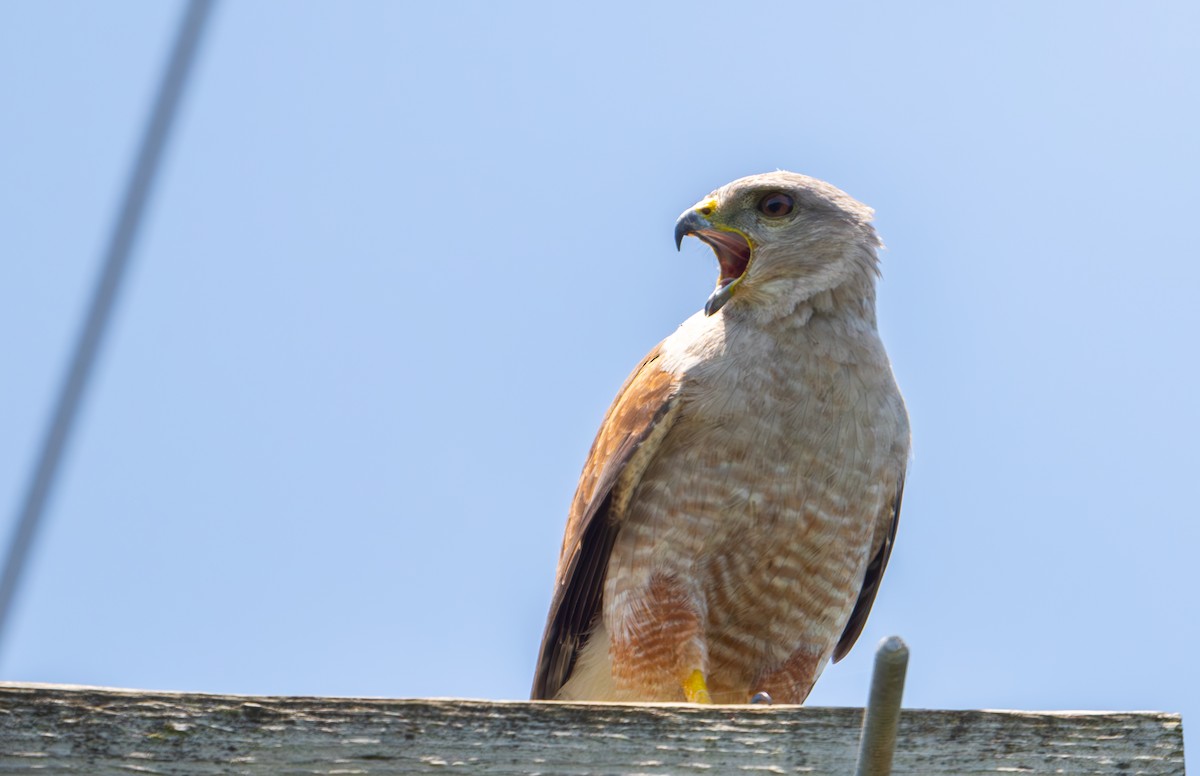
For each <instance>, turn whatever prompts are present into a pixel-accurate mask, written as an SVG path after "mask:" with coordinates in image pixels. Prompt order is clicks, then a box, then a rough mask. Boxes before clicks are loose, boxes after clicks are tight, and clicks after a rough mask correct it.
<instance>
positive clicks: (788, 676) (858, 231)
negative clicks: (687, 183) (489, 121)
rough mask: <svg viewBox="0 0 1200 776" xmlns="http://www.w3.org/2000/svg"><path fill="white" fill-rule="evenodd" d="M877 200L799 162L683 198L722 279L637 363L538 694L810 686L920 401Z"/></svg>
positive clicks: (852, 611) (842, 625)
mask: <svg viewBox="0 0 1200 776" xmlns="http://www.w3.org/2000/svg"><path fill="white" fill-rule="evenodd" d="M872 216H873V211H872V210H871V209H870V208H868V207H867V206H865V205H863V204H862V203H860V202H857V201H855V200H854V199H853V198H851V197H850V196H849V195H847V194H845V193H844V192H842V191H840V190H839V189H837V188H835V187H834V186H831V185H830V184H828V183H825V182H823V181H819V180H816V179H814V178H810V177H807V176H804V175H798V174H795V173H790V172H774V173H768V174H765V175H755V176H751V177H748V178H741V179H739V180H736V181H733V182H732V183H730V184H727V185H725V186H722V187H721V188H719V189H717V190H716V191H714V192H712V193H711V194H709V195H708V196H706V197H704V198H703V199H702V200H701V201H700V202H698V203H697V204H696V205H694V206H693V207H691V208H689V209H688V210H686V211H684V213H683V215H681V216H680V217H679V220H678V221H677V222H676V224H675V241H676V247H679V245H680V244H681V243H682V241H683V238H684V237H686V236H689V235H691V236H694V237H697V238H699V239H700V240H702V241H703V242H705V243H707V244H708V245H709V246H710V247H711V248H712V249H713V251H714V252H715V253H716V256H717V261H718V263H719V264H720V276H719V277H718V279H717V287H716V290H715V291H714V292H713V293H712V296H710V297H709V299H708V302H707V303H706V304H705V306H704V310H703V311H702V312H699V313H697V314H696V315H694V316H692V317H691V318H689V319H688V320H686V321H684V322H683V324H682V325H680V327H679V328H678V329H677V330H676V331H675V333H674V334H672V335H671V336H669V337H667V338H666V339H665V340H663V341H662V342H661V343H659V345H658V346H657V347H655V348H654V349H653V350H652V351H651V352H650V354H649V355H647V356H646V358H645V359H643V360H642V362H641V363H640V364H639V365H638V367H637V368H636V369H635V370H634V371H633V374H632V375H630V377H629V378H628V380H626V382H625V385H624V386H623V387H622V388H621V390H620V393H618V394H617V398H616V400H615V401H614V402H613V404H612V406H611V407H610V408H609V410H608V414H607V415H606V416H605V418H604V422H603V424H602V425H601V426H600V431H599V433H598V434H597V435H596V440H595V442H594V443H593V445H592V449H591V452H590V453H589V455H588V458H587V463H586V464H585V465H584V467H583V474H582V476H581V478H580V481H579V488H578V490H577V491H576V493H575V498H574V501H573V503H572V505H571V510H570V513H569V516H568V519H567V527H566V535H565V537H564V539H563V546H562V553H561V556H560V558H559V563H558V574H557V580H556V582H555V587H554V595H553V600H552V603H551V606H550V614H549V617H548V620H547V623H546V631H545V635H544V637H543V640H542V647H541V654H540V655H539V657H538V665H537V671H536V675H535V677H534V683H533V693H532V696H533V698H534V699H535V700H537V699H560V700H599V701H688V702H693V703H710V702H711V703H747V702H749V701H751V700H757V699H761V698H766V699H770V700H772V701H773V702H775V703H801V702H803V701H804V699H805V698H806V697H807V696H808V694H809V691H810V690H811V689H812V686H813V683H814V682H815V681H816V679H817V677H818V675H819V674H820V673H821V671H822V669H823V668H824V666H825V664H826V663H827V662H828V661H829V659H830V657H832V658H833V660H834V661H837V660H840V659H841V658H842V657H843V656H845V654H846V653H847V652H849V651H850V648H851V647H852V646H853V645H854V642H855V640H856V639H857V638H858V635H859V633H861V632H862V629H863V625H864V623H865V621H866V619H867V614H868V613H869V611H870V609H871V604H872V602H873V601H874V600H875V593H876V591H877V590H878V587H879V581H880V577H881V576H882V575H883V571H884V567H885V566H886V565H887V562H888V556H889V555H890V553H891V550H892V543H893V541H894V539H895V535H896V522H897V519H898V517H899V513H900V497H901V493H902V491H903V487H904V473H905V467H906V464H907V461H908V453H909V428H908V415H907V413H906V411H905V408H904V401H903V399H902V398H901V396H900V392H899V390H898V388H897V387H896V382H895V379H894V378H893V376H892V370H891V366H890V364H889V362H888V358H887V354H886V353H885V352H884V348H883V344H882V342H880V339H879V334H878V332H877V330H876V323H875V278H876V275H877V274H878V270H877V261H878V257H877V249H878V248H879V246H880V244H881V243H880V241H879V238H878V237H877V236H876V233H875V229H874V227H872V226H871V218H872Z"/></svg>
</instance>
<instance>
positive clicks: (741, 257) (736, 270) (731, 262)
mask: <svg viewBox="0 0 1200 776" xmlns="http://www.w3.org/2000/svg"><path fill="white" fill-rule="evenodd" d="M692 234H693V235H695V236H696V237H698V238H699V239H700V240H702V241H703V242H704V243H705V244H707V245H708V246H709V247H710V248H712V249H713V253H715V254H717V262H718V263H719V264H720V265H721V276H720V277H719V278H717V288H718V289H722V288H725V287H726V286H728V285H729V284H730V283H733V282H734V281H736V280H739V279H741V277H742V275H744V274H746V268H747V267H749V266H750V243H748V242H747V241H746V238H745V237H742V236H741V235H740V234H738V233H737V232H723V231H720V230H718V229H701V230H699V231H696V232H693V233H692Z"/></svg>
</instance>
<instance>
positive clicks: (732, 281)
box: [675, 200, 752, 315]
mask: <svg viewBox="0 0 1200 776" xmlns="http://www.w3.org/2000/svg"><path fill="white" fill-rule="evenodd" d="M715 210H716V201H715V200H709V201H708V202H702V203H701V204H699V205H697V206H695V207H694V208H692V209H690V210H688V211H686V212H684V214H683V215H681V216H680V217H679V220H678V221H676V222H675V249H676V250H679V248H680V246H682V245H683V238H684V237H687V236H688V235H692V236H694V237H696V238H697V239H699V240H701V241H703V242H704V243H706V244H707V245H708V246H709V247H710V248H712V249H713V253H715V254H717V262H718V263H719V264H720V265H721V274H720V276H719V277H718V278H717V288H716V290H714V291H713V292H712V295H711V296H709V297H708V301H707V302H705V303H704V314H705V315H712V314H713V313H715V312H716V311H717V310H720V309H721V308H722V307H723V306H724V305H725V303H726V302H728V301H729V300H730V299H731V298H733V292H734V289H735V288H737V285H738V284H739V283H741V281H742V278H744V277H745V276H746V270H748V269H749V268H750V256H751V252H752V246H751V243H750V240H749V239H748V238H747V237H746V236H745V235H743V234H742V233H741V232H740V231H737V230H735V229H733V228H731V227H727V226H723V225H720V224H714V223H713V222H712V221H711V220H710V216H711V215H712V214H713V212H715Z"/></svg>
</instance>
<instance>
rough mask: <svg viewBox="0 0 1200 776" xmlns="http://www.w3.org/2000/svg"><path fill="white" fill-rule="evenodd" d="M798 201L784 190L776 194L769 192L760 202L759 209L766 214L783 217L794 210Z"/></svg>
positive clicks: (772, 216)
mask: <svg viewBox="0 0 1200 776" xmlns="http://www.w3.org/2000/svg"><path fill="white" fill-rule="evenodd" d="M795 205H796V201H795V200H794V199H792V198H791V197H790V196H788V195H787V194H784V193H783V192H782V191H777V192H775V193H774V194H768V195H767V196H765V197H763V198H762V199H761V200H759V202H758V211H759V212H760V213H762V214H763V215H764V216H770V217H771V218H782V217H783V216H786V215H787V214H788V213H790V212H792V208H793V207H795Z"/></svg>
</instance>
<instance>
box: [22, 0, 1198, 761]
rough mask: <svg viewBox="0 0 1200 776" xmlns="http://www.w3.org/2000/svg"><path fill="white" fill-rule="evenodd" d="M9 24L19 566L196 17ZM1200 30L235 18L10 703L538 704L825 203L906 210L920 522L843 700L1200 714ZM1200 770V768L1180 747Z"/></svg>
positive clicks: (1192, 25)
mask: <svg viewBox="0 0 1200 776" xmlns="http://www.w3.org/2000/svg"><path fill="white" fill-rule="evenodd" d="M181 10H182V4H180V3H171V2H161V3H157V2H155V3H152V2H112V3H105V4H91V3H82V2H31V1H26V2H11V3H3V4H0V103H2V104H3V105H4V106H5V120H4V121H0V148H4V149H6V150H5V152H4V153H2V154H0V182H2V183H0V363H3V365H4V366H3V375H4V379H3V380H2V381H0V529H2V530H3V533H0V539H6V538H7V535H8V531H9V530H11V529H10V526H11V523H12V521H13V519H14V517H15V514H16V510H17V507H18V504H19V501H20V497H21V494H22V491H23V489H24V487H25V483H26V480H27V478H28V476H29V473H30V469H31V466H32V462H33V458H34V454H35V451H36V449H37V446H38V444H39V440H40V437H41V434H42V433H43V429H44V427H45V424H46V422H47V419H48V416H49V413H50V409H51V406H52V402H53V397H54V394H55V391H56V389H57V386H58V383H59V381H60V379H61V376H62V374H63V371H64V369H65V365H66V362H67V358H68V355H69V353H70V349H71V346H72V342H73V339H74V337H75V333H76V331H77V329H78V327H79V323H80V320H81V317H82V314H83V310H84V306H85V303H86V301H87V298H88V295H89V293H90V288H91V285H92V283H93V280H94V278H95V275H96V272H97V270H98V267H99V261H100V257H101V254H102V252H103V249H104V247H105V244H106V241H107V239H108V234H109V230H110V229H111V225H112V221H113V218H114V215H115V212H116V209H117V206H118V203H119V200H120V196H121V193H122V190H123V186H124V182H125V178H126V175H127V174H128V170H129V167H130V164H131V161H132V158H133V154H134V152H135V150H136V146H137V141H138V138H139V136H140V133H141V130H142V126H143V123H144V120H145V116H146V113H147V111H148V108H149V104H150V100H151V98H152V96H153V93H154V88H155V85H156V83H157V81H158V79H159V77H160V75H161V69H162V66H163V64H164V59H165V56H166V54H167V51H168V47H169V44H170V42H171V40H172V38H173V35H174V31H175V28H176V25H177V23H178V20H179V17H180V12H181ZM1198 34H1200V6H1198V5H1197V4H1195V3H1188V2H1161V3H1143V4H1136V5H1135V4H1133V3H1128V4H1121V3H1094V2H1059V3H1040V2H1038V3H1035V2H1025V3H1020V2H1018V3H1006V4H981V3H971V4H959V3H915V4H914V3H905V4H890V3H882V2H879V3H853V2H851V3H780V4H771V5H761V6H760V5H755V6H748V5H741V6H736V5H732V4H729V3H705V2H689V3H686V4H685V3H658V4H647V3H632V2H629V3H627V2H612V3H602V4H562V3H525V4H514V5H512V6H502V5H500V4H492V3H482V2H480V3H471V2H465V3H456V4H453V5H452V6H451V5H445V4H437V3H422V4H407V3H384V2H376V3H369V2H358V3H354V4H336V3H315V2H305V3H294V4H289V5H288V6H287V9H286V11H285V10H283V9H282V8H281V7H280V6H278V5H277V4H273V3H266V2H224V3H220V4H219V5H218V6H217V8H216V12H215V15H214V17H213V19H212V20H211V24H210V26H209V29H208V34H207V36H206V38H205V40H204V45H203V46H202V49H201V51H200V54H199V59H198V61H197V63H196V69H195V71H194V78H193V81H192V84H191V87H192V88H191V89H190V91H189V92H188V94H187V95H186V98H185V102H184V104H183V106H182V109H181V112H180V114H179V117H178V123H177V126H176V132H175V133H174V135H173V137H172V139H171V143H170V146H169V148H168V152H167V155H166V157H165V159H164V165H163V167H162V170H161V176H160V178H159V182H158V186H157V188H156V189H155V196H154V199H153V202H152V205H151V207H150V208H149V209H148V211H147V213H146V220H145V222H144V224H143V230H142V232H141V235H140V238H139V240H138V243H137V246H136V252H135V254H134V256H133V260H132V264H131V267H130V272H129V276H128V278H127V280H128V282H127V283H126V285H125V288H124V290H123V293H122V295H121V297H120V300H119V302H120V304H119V307H118V309H117V314H116V317H115V318H114V320H113V325H112V327H111V329H110V331H109V335H110V336H109V337H108V339H107V341H106V343H105V346H104V349H103V351H102V354H101V359H100V361H99V363H98V368H97V370H96V372H95V375H94V380H93V383H92V386H91V391H90V392H89V394H88V396H87V400H86V402H85V405H84V408H83V413H82V415H81V417H80V422H79V424H78V426H77V428H76V434H75V436H74V438H73V442H72V445H71V447H70V449H69V453H68V455H67V457H66V459H65V461H64V466H63V468H62V471H61V473H60V475H61V476H60V479H59V482H58V488H57V490H56V491H55V493H54V496H53V498H52V500H51V502H50V505H49V509H48V511H47V513H46V516H45V521H44V523H43V525H42V531H41V532H40V534H39V537H38V541H37V543H36V547H35V552H34V554H33V556H32V557H31V562H30V566H29V568H28V573H27V575H26V577H25V579H24V582H23V585H22V588H21V595H20V598H19V601H18V605H17V608H16V610H15V612H14V617H13V618H12V619H11V621H10V623H9V626H10V627H9V631H8V633H7V637H6V640H5V643H4V644H3V645H0V646H2V651H0V678H2V679H4V680H10V681H39V682H69V683H77V684H93V685H110V686H119V687H134V688H146V689H169V690H194V691H211V692H223V693H253V694H325V695H370V696H385V697H426V696H454V697H467V698H497V699H519V698H523V697H526V696H527V694H528V691H529V685H530V680H531V676H532V671H533V666H534V661H535V657H536V654H537V649H538V645H539V642H540V639H541V633H542V627H543V624H544V618H545V615H546V609H547V606H548V604H549V599H550V592H551V586H552V583H553V576H554V566H555V561H556V558H557V553H558V549H559V544H560V542H561V538H562V528H563V523H564V520H565V516H566V511H567V506H568V503H569V501H570V498H571V495H572V493H573V491H574V486H575V483H576V480H577V477H578V474H579V469H580V467H581V465H582V463H583V459H584V456H585V454H586V452H587V449H588V446H589V445H590V443H591V439H592V436H593V435H594V433H595V431H596V428H597V426H598V424H599V422H600V419H601V417H602V415H603V413H604V410H605V409H606V407H607V406H608V403H609V402H610V401H611V399H612V397H613V395H614V394H615V392H616V390H617V388H618V387H619V386H620V384H621V382H622V381H623V380H624V378H625V376H626V375H627V374H628V372H629V371H630V370H631V369H632V368H633V366H634V365H636V363H637V362H638V360H639V359H640V358H641V356H642V355H643V354H644V353H645V352H646V351H648V350H649V349H650V348H651V347H652V346H653V345H654V344H655V343H656V342H657V341H658V340H660V339H661V338H663V337H665V336H666V335H668V334H670V333H671V332H672V331H673V330H674V328H675V327H676V326H677V325H678V324H679V323H680V322H681V321H683V320H684V319H685V318H687V317H688V316H689V315H691V314H692V313H694V312H695V311H696V310H698V309H700V307H701V306H702V305H703V303H704V300H705V299H706V297H707V296H708V293H709V292H710V291H711V289H712V286H713V283H714V282H715V279H716V275H717V266H716V261H715V258H714V257H713V256H712V253H711V251H710V250H709V249H707V248H705V247H704V246H703V245H701V244H699V243H698V242H696V241H687V242H685V244H684V246H683V250H682V251H681V252H678V253H677V252H676V251H675V247H674V245H673V242H672V230H673V226H674V221H675V218H676V217H677V216H678V215H679V213H680V212H681V211H683V210H684V209H685V208H686V207H688V206H690V205H691V204H693V203H694V202H696V201H697V200H698V199H699V198H700V197H702V196H703V195H705V194H706V193H708V192H709V191H710V190H712V189H714V188H716V187H717V186H719V185H722V184H724V183H726V182H728V181H730V180H732V179H734V178H738V177H741V176H743V175H748V174H752V173H758V172H765V171H770V170H774V169H789V170H795V171H797V172H803V173H806V174H809V175H813V176H815V177H818V178H822V179H824V180H828V181H830V182H832V183H833V184H835V185H837V186H838V187H840V188H842V189H844V190H845V191H847V192H849V193H850V194H852V195H853V196H855V197H856V198H858V199H860V200H862V201H864V202H866V203H868V204H869V205H871V206H872V207H874V208H875V209H876V212H877V219H876V224H877V226H878V228H879V230H880V232H881V234H882V237H883V239H884V241H885V242H886V243H887V249H886V251H885V252H884V253H883V254H882V271H883V278H882V280H881V283H880V289H879V318H880V330H881V334H882V337H883V339H884V341H885V343H886V345H887V347H888V350H889V353H890V355H891V358H892V362H893V366H894V369H895V372H896V376H897V379H898V381H899V383H900V386H901V388H902V390H903V391H904V394H905V397H906V400H907V402H908V407H909V412H910V414H911V416H912V426H913V439H914V456H913V460H912V462H911V465H910V468H909V475H908V480H907V487H906V493H905V499H904V513H903V515H902V517H901V521H900V529H899V535H898V538H897V544H896V547H895V551H894V553H893V555H892V559H891V562H890V565H889V567H888V570H887V574H886V576H885V578H884V581H883V585H882V588H881V591H880V594H879V598H878V600H877V602H876V604H875V607H874V610H873V613H872V615H871V618H870V620H869V621H868V622H867V625H866V629H865V631H864V633H863V636H862V638H861V639H860V641H859V644H858V646H857V647H856V649H855V650H854V651H853V652H852V653H851V655H850V656H849V657H848V658H846V659H845V660H844V661H842V662H841V663H839V664H837V665H835V666H831V667H830V668H828V669H827V670H826V671H825V673H824V675H823V676H822V678H821V680H820V681H819V682H818V684H817V686H816V689H815V691H814V692H813V694H812V696H811V698H810V700H809V703H811V704H814V705H862V703H863V702H864V701H865V698H866V695H867V687H868V682H869V678H870V670H871V662H872V659H873V649H874V645H875V644H876V643H878V642H879V641H880V640H881V639H882V638H884V637H885V636H888V635H891V634H898V635H900V636H902V637H903V638H904V639H905V640H906V641H907V642H908V644H909V646H910V649H911V651H912V657H911V662H910V666H909V674H908V681H907V686H906V694H905V705H907V706H911V707H931V708H1014V709H1124V710H1129V709H1155V710H1165V711H1175V712H1182V713H1183V714H1184V718H1185V723H1187V724H1190V725H1191V727H1192V728H1196V727H1197V726H1198V725H1200V721H1196V720H1200V672H1197V671H1195V670H1194V669H1195V649H1196V644H1197V642H1198V641H1200V617H1198V611H1197V609H1198V607H1197V599H1198V597H1200V575H1198V574H1197V572H1196V565H1197V558H1196V549H1195V548H1196V547H1197V546H1198V545H1200V524H1198V520H1197V518H1198V514H1197V507H1196V499H1195V483H1196V481H1197V480H1196V477H1197V475H1196V472H1197V465H1198V464H1200V453H1198V448H1197V443H1196V440H1197V438H1200V410H1198V403H1197V401H1196V384H1197V379H1198V377H1200V374H1198V366H1197V358H1196V354H1197V345H1196V335H1197V332H1198V331H1200V305H1198V304H1197V303H1196V300H1195V289H1196V288H1197V286H1198V285H1200V261H1197V252H1196V248H1195V234H1194V233H1195V229H1194V224H1195V220H1196V210H1197V193H1196V192H1197V187H1196V181H1197V179H1198V178H1200V143H1198V142H1197V141H1196V130H1195V127H1196V125H1197V122H1198V120H1200V94H1198V93H1197V92H1198V91H1200V90H1198V87H1197V81H1196V74H1197V73H1200V47H1197V46H1196V44H1195V40H1196V37H1197V35H1198ZM1188 743H1189V745H1190V746H1191V749H1192V752H1191V756H1190V758H1189V760H1190V764H1191V765H1192V767H1193V768H1197V767H1200V755H1198V754H1197V751H1200V743H1197V739H1196V737H1195V736H1194V735H1192V736H1189V740H1188Z"/></svg>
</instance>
